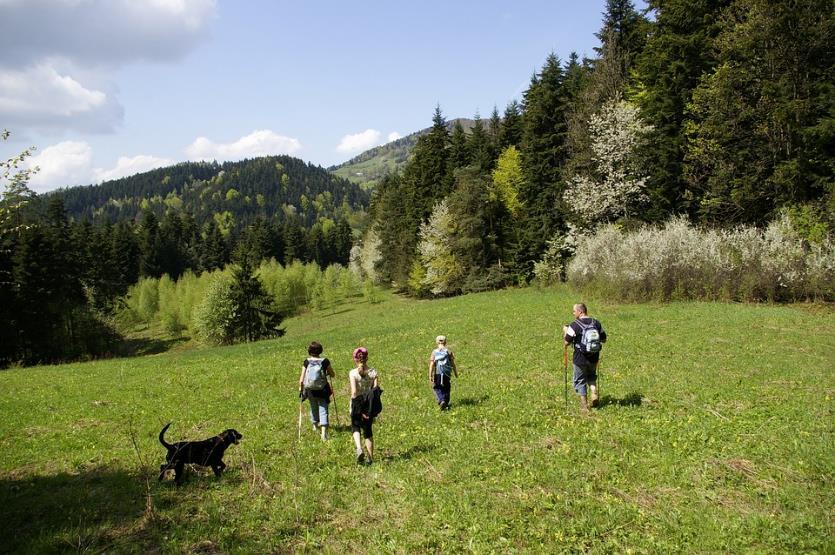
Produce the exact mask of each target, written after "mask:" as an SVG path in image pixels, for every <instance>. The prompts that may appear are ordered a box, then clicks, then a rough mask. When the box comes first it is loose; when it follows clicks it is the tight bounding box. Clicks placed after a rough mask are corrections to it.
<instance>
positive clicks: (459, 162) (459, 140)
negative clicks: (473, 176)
mask: <svg viewBox="0 0 835 555" xmlns="http://www.w3.org/2000/svg"><path fill="white" fill-rule="evenodd" d="M449 163H450V167H451V168H452V169H453V170H455V169H458V168H465V167H467V166H469V165H470V151H469V149H468V148H467V133H466V131H464V126H463V125H461V120H455V124H454V125H453V126H452V137H451V138H450V145H449Z"/></svg>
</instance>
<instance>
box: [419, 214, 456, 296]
mask: <svg viewBox="0 0 835 555" xmlns="http://www.w3.org/2000/svg"><path fill="white" fill-rule="evenodd" d="M454 231H455V222H454V221H453V219H452V215H451V214H450V211H449V207H448V206H447V201H446V199H444V200H442V201H441V202H439V203H437V204H436V205H435V208H433V209H432V214H431V215H430V216H429V220H427V221H426V222H424V223H423V224H421V226H420V243H419V244H418V253H419V255H420V263H421V265H422V266H423V268H424V269H425V271H426V273H425V275H423V276H422V282H423V285H425V286H426V287H428V288H429V291H430V292H431V293H432V294H433V295H446V294H449V293H454V292H455V290H456V289H457V287H458V284H459V283H460V280H461V278H462V277H463V271H462V268H461V265H460V264H458V263H457V261H456V258H455V255H454V254H453V252H452V237H453V233H454Z"/></svg>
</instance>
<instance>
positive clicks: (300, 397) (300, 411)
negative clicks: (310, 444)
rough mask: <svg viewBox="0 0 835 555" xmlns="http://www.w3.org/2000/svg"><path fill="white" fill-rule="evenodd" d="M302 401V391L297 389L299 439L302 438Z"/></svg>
mask: <svg viewBox="0 0 835 555" xmlns="http://www.w3.org/2000/svg"><path fill="white" fill-rule="evenodd" d="M303 403H304V399H303V398H302V392H301V390H299V441H301V440H302V404H303Z"/></svg>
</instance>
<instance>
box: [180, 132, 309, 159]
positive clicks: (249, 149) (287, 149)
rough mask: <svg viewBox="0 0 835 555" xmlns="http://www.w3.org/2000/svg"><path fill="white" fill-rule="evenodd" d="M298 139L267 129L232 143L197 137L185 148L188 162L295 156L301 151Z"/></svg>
mask: <svg viewBox="0 0 835 555" xmlns="http://www.w3.org/2000/svg"><path fill="white" fill-rule="evenodd" d="M301 148H302V145H301V143H300V142H299V141H298V139H294V138H291V137H285V136H283V135H278V134H277V133H274V132H273V131H270V130H269V129H261V130H257V131H253V132H252V133H250V134H249V135H246V136H244V137H241V138H240V139H238V140H237V141H235V142H234V143H215V142H212V141H211V140H210V139H207V138H206V137H198V138H197V139H195V141H194V142H193V143H191V145H189V146H188V147H187V148H186V155H188V158H189V159H190V160H218V161H224V162H225V161H229V160H242V159H244V158H255V157H256V156H272V155H276V154H295V153H296V152H298V151H299V150H301Z"/></svg>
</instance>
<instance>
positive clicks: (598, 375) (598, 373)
mask: <svg viewBox="0 0 835 555" xmlns="http://www.w3.org/2000/svg"><path fill="white" fill-rule="evenodd" d="M594 373H595V374H597V397H598V398H600V399H602V398H603V395H602V394H601V393H600V392H601V391H602V390H601V389H600V358H598V359H597V364H596V365H595V367H594ZM601 402H602V401H601Z"/></svg>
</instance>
